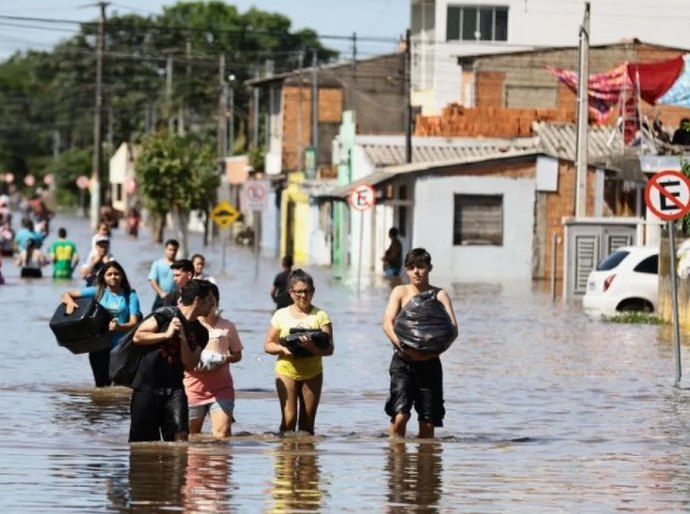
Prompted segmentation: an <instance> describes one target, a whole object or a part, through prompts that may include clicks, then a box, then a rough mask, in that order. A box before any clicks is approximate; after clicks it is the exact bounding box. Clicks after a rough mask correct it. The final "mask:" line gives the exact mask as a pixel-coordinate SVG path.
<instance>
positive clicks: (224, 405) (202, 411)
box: [189, 400, 235, 419]
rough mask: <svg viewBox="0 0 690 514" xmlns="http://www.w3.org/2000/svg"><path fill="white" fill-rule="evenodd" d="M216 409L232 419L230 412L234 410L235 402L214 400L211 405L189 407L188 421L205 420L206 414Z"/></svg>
mask: <svg viewBox="0 0 690 514" xmlns="http://www.w3.org/2000/svg"><path fill="white" fill-rule="evenodd" d="M216 409H220V410H222V411H223V412H224V413H225V414H226V415H227V416H228V417H229V418H232V411H233V410H235V400H216V401H214V402H213V403H205V404H204V405H195V406H193V407H192V406H190V407H189V419H199V418H205V417H206V415H207V414H208V413H210V412H212V411H214V410H216Z"/></svg>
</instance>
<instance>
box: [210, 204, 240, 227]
mask: <svg viewBox="0 0 690 514" xmlns="http://www.w3.org/2000/svg"><path fill="white" fill-rule="evenodd" d="M239 217H240V213H239V212H238V211H237V209H235V208H234V207H233V206H232V205H231V204H230V202H228V201H227V200H223V201H222V202H219V203H218V205H216V206H215V207H214V208H213V210H212V211H211V219H212V220H213V221H214V222H215V224H216V225H218V226H219V227H220V228H228V227H229V226H230V225H232V224H233V223H235V221H237V218H239Z"/></svg>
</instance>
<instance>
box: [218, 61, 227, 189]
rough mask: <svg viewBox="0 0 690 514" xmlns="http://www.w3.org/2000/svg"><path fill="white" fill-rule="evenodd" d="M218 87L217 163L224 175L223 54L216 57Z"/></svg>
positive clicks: (225, 131)
mask: <svg viewBox="0 0 690 514" xmlns="http://www.w3.org/2000/svg"><path fill="white" fill-rule="evenodd" d="M218 85H219V88H220V95H219V98H218V163H219V166H220V172H221V174H222V175H224V174H225V156H226V155H227V141H228V135H227V123H226V121H227V120H226V116H227V112H228V83H227V82H226V80H225V54H220V56H219V57H218Z"/></svg>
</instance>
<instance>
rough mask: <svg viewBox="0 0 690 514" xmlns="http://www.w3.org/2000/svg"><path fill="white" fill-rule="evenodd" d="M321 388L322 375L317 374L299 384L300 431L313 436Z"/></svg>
mask: <svg viewBox="0 0 690 514" xmlns="http://www.w3.org/2000/svg"><path fill="white" fill-rule="evenodd" d="M322 386H323V373H319V374H318V375H316V376H315V377H312V378H310V379H309V380H304V381H302V382H300V383H299V385H298V388H299V422H298V425H297V426H298V428H299V430H301V431H304V432H309V433H310V434H312V435H313V434H314V425H315V424H316V410H317V409H318V408H319V400H320V399H321V388H322Z"/></svg>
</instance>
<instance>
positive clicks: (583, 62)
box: [575, 2, 589, 218]
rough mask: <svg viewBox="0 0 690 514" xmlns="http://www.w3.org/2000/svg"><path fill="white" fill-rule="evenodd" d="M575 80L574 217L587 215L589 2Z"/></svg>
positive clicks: (583, 21) (581, 28)
mask: <svg viewBox="0 0 690 514" xmlns="http://www.w3.org/2000/svg"><path fill="white" fill-rule="evenodd" d="M578 59H579V70H578V73H579V75H578V78H577V132H576V148H575V217H576V218H580V217H582V216H586V215H587V162H588V155H587V154H588V151H587V150H588V146H589V137H588V133H587V130H588V120H589V112H588V111H589V2H585V16H584V19H583V20H582V25H580V46H579V48H578Z"/></svg>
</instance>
